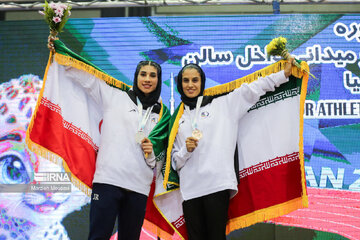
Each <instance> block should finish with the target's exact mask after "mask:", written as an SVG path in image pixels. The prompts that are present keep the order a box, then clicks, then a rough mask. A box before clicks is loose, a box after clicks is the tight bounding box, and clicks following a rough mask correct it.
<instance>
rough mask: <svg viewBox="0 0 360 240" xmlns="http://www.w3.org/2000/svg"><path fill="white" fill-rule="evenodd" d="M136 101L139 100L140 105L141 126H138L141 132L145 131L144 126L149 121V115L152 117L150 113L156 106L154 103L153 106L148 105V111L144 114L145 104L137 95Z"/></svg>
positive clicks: (138, 105) (138, 104)
mask: <svg viewBox="0 0 360 240" xmlns="http://www.w3.org/2000/svg"><path fill="white" fill-rule="evenodd" d="M136 101H137V107H138V112H139V126H138V131H139V132H143V131H144V127H145V125H146V122H147V121H148V119H149V117H150V113H151V111H152V109H153V107H154V105H152V106H151V107H148V108H147V109H146V112H145V114H144V116H143V115H142V112H143V105H142V103H141V102H140V100H139V98H138V97H136Z"/></svg>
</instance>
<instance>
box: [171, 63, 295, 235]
mask: <svg viewBox="0 0 360 240" xmlns="http://www.w3.org/2000/svg"><path fill="white" fill-rule="evenodd" d="M292 60H293V58H291V59H290V60H289V61H288V62H287V64H286V66H285V69H284V70H282V71H280V72H278V73H274V74H271V75H269V76H267V77H263V78H259V79H258V80H257V81H254V82H252V83H250V84H246V83H244V84H242V85H241V87H240V88H237V89H235V90H234V91H233V92H230V93H228V94H226V95H223V96H218V97H210V96H203V91H204V88H205V79H206V78H205V74H204V72H203V70H202V69H201V68H200V67H199V66H198V65H195V64H188V65H186V66H184V67H183V68H182V69H181V71H180V72H179V74H178V79H177V88H178V91H179V93H180V95H181V100H182V102H183V103H184V113H183V115H182V116H181V118H180V120H179V128H178V132H177V135H176V139H175V142H174V145H173V150H172V166H173V167H174V168H175V170H176V171H177V172H178V174H179V177H180V191H181V194H182V197H183V199H184V202H183V211H184V217H185V223H186V228H187V231H188V236H189V240H200V239H204V240H212V239H213V240H225V239H226V234H225V230H226V222H227V212H228V206H229V199H230V198H231V197H233V196H234V195H235V194H236V192H237V178H236V173H235V169H234V153H235V148H236V139H237V133H238V125H239V121H240V119H241V117H242V116H243V115H244V114H245V113H246V112H247V111H248V109H249V108H251V107H252V106H253V105H254V104H255V103H256V102H257V101H258V100H259V99H260V96H262V95H264V94H265V93H266V92H267V91H274V89H275V87H278V86H279V85H280V84H282V83H285V82H287V81H288V80H289V76H290V75H291V67H292V64H291V63H292Z"/></svg>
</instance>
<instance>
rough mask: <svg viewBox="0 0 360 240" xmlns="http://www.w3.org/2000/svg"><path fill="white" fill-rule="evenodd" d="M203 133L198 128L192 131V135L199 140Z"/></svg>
mask: <svg viewBox="0 0 360 240" xmlns="http://www.w3.org/2000/svg"><path fill="white" fill-rule="evenodd" d="M202 136H203V134H202V132H201V131H200V130H199V129H194V130H193V131H192V137H193V138H195V139H197V140H200V139H201V138H202Z"/></svg>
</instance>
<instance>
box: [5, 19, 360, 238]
mask: <svg viewBox="0 0 360 240" xmlns="http://www.w3.org/2000/svg"><path fill="white" fill-rule="evenodd" d="M359 24H360V15H359V14H274V15H272V14H266V15H229V16H224V15H222V16H219V15H216V16H204V15H203V16H201V17H199V16H166V17H164V16H158V17H156V16H153V17H119V18H83V19H75V18H72V19H69V21H68V22H67V24H66V26H65V28H64V32H62V33H61V34H60V38H61V41H62V42H64V43H65V44H66V45H67V46H68V47H69V48H70V49H72V50H73V51H75V52H76V53H79V54H80V55H81V56H83V57H85V58H86V59H88V60H89V61H91V62H92V63H94V64H95V65H96V66H98V67H100V68H101V69H102V70H104V71H105V72H106V73H108V74H109V75H111V76H113V77H114V78H116V79H121V81H122V82H124V83H126V84H128V85H130V84H132V81H133V77H134V72H135V67H136V64H137V63H138V62H139V61H141V60H152V61H156V62H158V63H159V64H160V65H161V67H162V73H163V74H162V79H163V85H162V93H161V97H162V99H163V101H164V103H165V105H168V106H169V108H171V106H172V105H173V103H174V106H177V105H178V104H179V102H180V96H179V94H178V93H177V92H176V89H175V91H172V87H173V79H174V78H175V77H176V73H178V72H179V70H180V69H181V67H182V65H183V64H184V63H186V62H196V63H199V64H200V65H201V67H202V68H203V70H204V71H205V73H206V77H207V81H206V84H207V86H206V88H210V87H213V86H217V85H221V84H225V83H228V82H230V81H233V80H234V79H239V78H242V77H244V76H246V75H249V74H251V73H253V72H255V71H257V70H260V69H263V68H265V67H266V66H269V65H271V64H273V63H275V62H276V61H277V60H278V59H273V58H268V57H267V56H266V51H265V46H266V45H267V44H268V43H269V42H270V41H271V39H273V38H275V37H278V36H283V37H286V38H287V39H288V46H287V47H288V48H289V50H290V52H291V54H293V55H295V56H296V57H297V59H300V60H304V61H306V62H307V63H308V64H309V67H310V72H311V73H312V74H314V75H315V77H316V79H315V78H311V77H310V79H309V81H308V85H307V94H306V101H305V107H304V126H303V127H304V129H303V137H304V162H305V166H304V167H305V175H306V185H307V192H308V198H309V207H308V208H301V209H299V210H296V211H294V212H292V213H290V214H287V215H283V216H282V217H280V218H276V219H272V220H271V221H267V222H265V223H261V224H256V225H253V226H251V227H249V228H245V229H241V230H238V231H234V232H232V233H231V234H230V235H229V238H230V239H232V238H237V237H241V238H242V239H254V238H256V236H258V234H263V235H261V236H262V237H263V238H266V237H268V233H269V232H270V235H274V238H276V239H293V238H299V237H300V238H303V239H319V238H321V239H342V240H347V239H359V240H360V237H359V236H360V220H359V212H358V211H355V210H356V209H358V199H360V180H359V177H360V170H359V169H360V161H359V159H360V141H358V139H360V107H359V106H360V91H359V89H360V79H359V76H360V60H359V52H360V44H359V42H360V29H359ZM249 26H251V27H249ZM48 35H49V28H48V25H47V24H46V23H45V22H44V21H43V20H26V21H0V36H1V37H0V50H1V53H2V54H1V55H0V154H1V155H0V168H1V174H0V184H29V183H30V182H31V181H32V179H31V174H32V173H34V172H37V171H45V172H46V171H54V170H52V168H51V166H53V165H55V164H52V163H49V161H48V160H47V159H46V158H42V157H41V156H38V155H37V154H35V153H33V152H31V151H29V150H28V149H27V147H26V144H25V143H24V139H25V138H23V137H19V136H22V135H24V134H25V131H26V129H27V127H28V125H29V121H30V119H31V115H32V113H33V112H34V108H35V102H36V98H37V96H38V93H39V92H40V89H41V88H40V87H39V86H41V84H42V80H43V79H42V78H43V76H44V70H45V66H46V64H47V61H48V58H49V50H48V49H47V47H46V44H47V37H48ZM29 36H31V37H29ZM9 59H11V61H9ZM172 93H173V94H172ZM250 113H251V112H250ZM81 139H82V138H81ZM256 144H258V143H257V142H256V143H255V145H256ZM252 146H254V145H252ZM274 158H275V157H274ZM274 158H272V159H274ZM15 163H16V164H15ZM56 167H58V166H56ZM244 167H245V169H246V168H248V167H247V166H245V165H244ZM58 168H59V167H58ZM265 168H266V167H264V169H265ZM22 169H23V170H26V171H20V170H22ZM248 170H249V171H248V173H250V171H252V169H248ZM56 171H58V170H56ZM62 171H63V170H62ZM255 171H257V169H256V170H254V172H255ZM264 171H266V170H264ZM13 173H17V174H15V175H14V174H13ZM252 175H254V174H252ZM254 176H255V175H254ZM263 183H264V184H265V183H266V181H263ZM72 189H73V191H72V192H71V193H68V194H64V196H63V197H62V198H61V201H60V202H59V201H58V200H59V198H58V197H57V194H54V195H52V196H47V198H42V197H41V198H40V197H39V198H38V197H36V198H34V197H31V198H29V197H27V195H26V194H17V196H16V197H14V196H13V194H11V193H6V192H1V193H0V210H1V219H2V220H3V221H2V222H1V223H2V224H0V235H2V234H3V235H5V236H11V235H14V234H15V235H17V236H19V237H20V236H21V237H22V238H26V239H31V240H32V239H35V240H37V239H39V238H38V237H37V236H36V235H34V234H33V233H34V231H36V232H43V233H45V232H49V231H50V229H53V227H52V225H53V224H54V223H57V226H60V228H61V229H62V230H61V231H59V234H60V233H61V234H62V238H63V239H66V240H69V239H76V240H80V239H85V238H86V237H84V236H87V234H88V210H89V198H88V197H86V195H85V194H82V195H81V196H82V197H83V198H84V199H83V201H80V200H79V199H78V196H80V193H79V191H78V190H77V189H76V188H75V187H73V188H72ZM39 199H42V200H41V201H40V200H39ZM14 203H16V204H14ZM154 208H155V206H154ZM64 209H67V210H66V211H63V210H64ZM155 209H156V208H155ZM6 219H7V220H6ZM5 220H6V221H5ZM20 222H22V223H23V225H19V223H20ZM14 223H16V225H15V224H14ZM178 224H182V222H181V221H179V223H178ZM7 226H10V228H8V227H7ZM275 232H276V234H275ZM280 232H281V234H280ZM143 234H144V236H145V238H144V239H146V236H147V235H146V234H145V233H144V232H143ZM275 235H276V236H275ZM57 238H59V237H57ZM175 239H176V238H175Z"/></svg>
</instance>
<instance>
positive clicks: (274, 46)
mask: <svg viewBox="0 0 360 240" xmlns="http://www.w3.org/2000/svg"><path fill="white" fill-rule="evenodd" d="M286 43H287V39H286V38H284V37H278V38H274V39H273V40H271V42H270V43H269V44H268V45H267V46H266V52H267V54H268V55H270V56H281V57H282V58H283V59H285V60H287V59H288V58H289V57H290V53H289V50H288V49H287V48H286ZM293 64H294V65H295V66H296V67H298V68H300V69H301V70H302V71H305V72H307V73H308V74H309V75H310V76H312V77H313V78H315V76H314V75H313V74H311V73H310V72H308V71H307V70H306V69H303V68H302V67H301V65H300V64H299V62H298V61H297V60H294V62H293Z"/></svg>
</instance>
